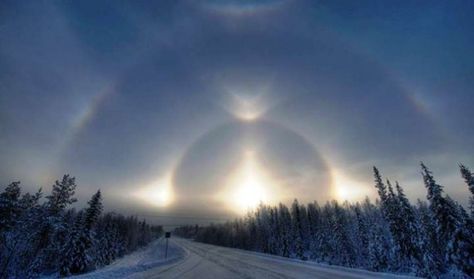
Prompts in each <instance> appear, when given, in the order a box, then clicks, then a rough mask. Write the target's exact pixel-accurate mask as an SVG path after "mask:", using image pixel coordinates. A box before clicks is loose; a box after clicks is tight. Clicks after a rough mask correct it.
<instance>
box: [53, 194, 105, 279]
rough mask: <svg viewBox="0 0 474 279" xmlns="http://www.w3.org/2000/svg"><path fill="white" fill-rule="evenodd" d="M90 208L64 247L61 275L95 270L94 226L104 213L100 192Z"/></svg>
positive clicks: (83, 213) (79, 220)
mask: <svg viewBox="0 0 474 279" xmlns="http://www.w3.org/2000/svg"><path fill="white" fill-rule="evenodd" d="M88 204H89V207H88V208H87V209H86V210H85V211H84V212H81V213H80V214H79V215H78V216H77V218H76V222H75V224H74V227H73V229H72V231H71V234H70V238H69V240H68V242H67V243H66V246H65V247H64V255H65V257H64V259H63V262H62V264H61V275H69V274H77V273H83V272H85V271H87V270H90V269H93V268H95V264H94V263H95V262H94V260H95V255H92V252H93V251H94V249H91V247H92V245H93V242H94V234H93V232H92V227H93V225H94V224H95V223H96V222H97V220H98V218H99V216H100V214H101V212H102V196H101V192H100V190H99V191H97V193H95V194H94V195H93V196H92V198H91V200H90V201H89V202H88Z"/></svg>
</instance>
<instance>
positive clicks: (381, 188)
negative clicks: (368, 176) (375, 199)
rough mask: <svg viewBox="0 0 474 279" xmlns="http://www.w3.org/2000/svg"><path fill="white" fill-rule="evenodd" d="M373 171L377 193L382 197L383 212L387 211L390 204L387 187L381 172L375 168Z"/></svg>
mask: <svg viewBox="0 0 474 279" xmlns="http://www.w3.org/2000/svg"><path fill="white" fill-rule="evenodd" d="M373 170H374V181H375V188H376V189H377V192H378V194H379V197H380V203H381V206H382V210H383V211H385V210H386V207H387V204H388V194H387V187H386V186H385V184H384V183H383V181H382V176H381V175H380V172H379V170H378V169H377V168H376V167H374V168H373Z"/></svg>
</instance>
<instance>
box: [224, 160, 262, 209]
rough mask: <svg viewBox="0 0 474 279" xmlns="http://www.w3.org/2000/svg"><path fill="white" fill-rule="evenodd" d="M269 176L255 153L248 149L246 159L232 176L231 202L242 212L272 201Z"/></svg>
mask: <svg viewBox="0 0 474 279" xmlns="http://www.w3.org/2000/svg"><path fill="white" fill-rule="evenodd" d="M270 184H271V182H270V179H269V177H268V176H267V175H266V174H265V172H264V171H263V169H262V168H261V167H260V166H259V164H258V162H257V160H256V157H255V153H254V152H253V151H247V152H245V154H244V160H243V162H242V164H241V166H240V167H239V169H238V170H237V171H236V173H235V174H234V175H233V176H232V178H231V182H230V185H231V187H230V188H231V194H230V198H231V202H232V204H233V207H234V208H235V209H237V210H238V211H240V212H245V211H247V210H250V209H254V208H256V207H257V206H258V205H259V204H260V203H268V202H269V201H270V192H269V187H270V186H269V185H270Z"/></svg>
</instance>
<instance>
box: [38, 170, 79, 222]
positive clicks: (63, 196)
mask: <svg viewBox="0 0 474 279" xmlns="http://www.w3.org/2000/svg"><path fill="white" fill-rule="evenodd" d="M75 189H76V179H75V178H74V177H70V176H69V174H65V175H64V176H63V179H62V180H61V181H58V180H56V182H55V184H54V185H53V190H52V192H51V195H49V196H47V197H46V199H47V200H48V202H47V206H48V209H49V210H50V211H51V213H52V214H53V215H54V214H57V213H59V212H60V211H61V210H63V209H65V208H66V207H67V206H68V205H70V204H72V203H74V202H76V201H77V199H76V198H74V197H73V196H74V193H75Z"/></svg>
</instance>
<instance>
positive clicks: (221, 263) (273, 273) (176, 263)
mask: <svg viewBox="0 0 474 279" xmlns="http://www.w3.org/2000/svg"><path fill="white" fill-rule="evenodd" d="M163 253H164V241H163V240H159V241H156V242H154V243H153V244H151V245H150V246H149V247H148V248H146V249H144V250H141V251H138V252H135V253H133V254H131V255H129V256H126V257H124V258H122V259H120V260H118V261H116V262H115V263H113V264H112V265H109V266H107V267H105V268H103V269H100V270H97V271H94V272H92V273H89V274H85V275H81V276H75V277H73V278H74V279H76V278H81V279H82V278H129V279H139V278H203V279H204V278H331V279H332V278H410V277H407V276H395V275H391V274H384V273H374V272H369V271H365V270H358V269H350V268H343V267H335V266H327V265H321V264H317V263H311V262H303V261H299V260H291V259H287V258H282V257H277V256H271V255H265V254H261V253H255V252H248V251H243V250H238V249H230V248H224V247H218V246H214V245H207V244H202V243H198V242H193V241H189V240H185V239H179V238H172V239H171V241H170V246H169V257H168V259H167V260H164V254H163Z"/></svg>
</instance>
